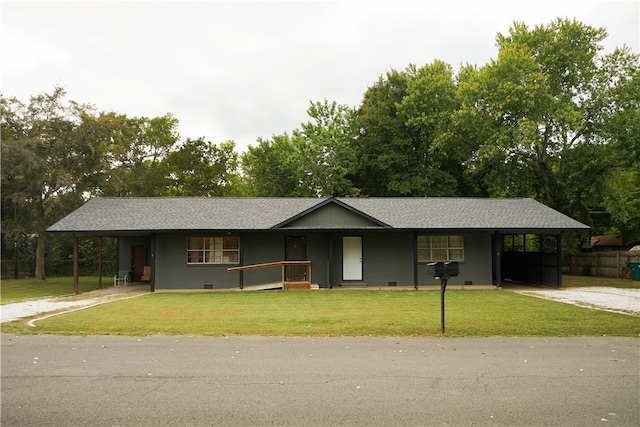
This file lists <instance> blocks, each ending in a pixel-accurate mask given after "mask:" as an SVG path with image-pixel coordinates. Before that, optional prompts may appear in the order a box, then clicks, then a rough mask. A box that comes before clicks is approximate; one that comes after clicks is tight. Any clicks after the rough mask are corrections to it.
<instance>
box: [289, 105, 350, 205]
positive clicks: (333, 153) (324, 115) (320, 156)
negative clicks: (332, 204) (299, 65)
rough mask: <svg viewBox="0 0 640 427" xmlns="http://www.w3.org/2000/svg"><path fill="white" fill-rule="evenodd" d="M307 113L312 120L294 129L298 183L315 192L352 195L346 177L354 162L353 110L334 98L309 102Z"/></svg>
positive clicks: (320, 194)
mask: <svg viewBox="0 0 640 427" xmlns="http://www.w3.org/2000/svg"><path fill="white" fill-rule="evenodd" d="M307 114H308V115H309V117H311V118H312V119H313V121H310V122H306V123H303V124H302V125H301V129H299V130H296V131H294V133H293V136H294V138H293V141H294V143H295V144H296V146H297V149H298V152H299V164H300V165H301V166H302V170H301V172H302V173H301V174H300V180H301V185H302V186H304V187H306V188H309V189H310V190H311V191H312V193H314V194H315V195H317V196H324V197H333V196H354V195H357V194H358V191H357V189H356V188H355V186H354V185H353V183H352V182H351V179H350V178H349V176H350V175H352V174H353V171H354V165H355V164H356V157H355V152H354V150H353V146H352V145H351V144H352V141H353V140H354V135H355V131H354V119H355V114H356V112H355V111H354V110H353V109H352V108H349V107H348V106H346V105H339V104H337V103H336V102H335V101H334V102H328V101H327V100H326V99H325V100H324V101H323V102H312V103H311V105H310V106H309V108H308V109H307Z"/></svg>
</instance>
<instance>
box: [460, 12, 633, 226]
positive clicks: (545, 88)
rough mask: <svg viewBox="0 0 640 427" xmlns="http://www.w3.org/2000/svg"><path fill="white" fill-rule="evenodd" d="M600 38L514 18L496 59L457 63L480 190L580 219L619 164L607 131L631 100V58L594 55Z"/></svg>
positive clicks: (579, 29) (575, 28) (472, 170)
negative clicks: (468, 65) (465, 65)
mask: <svg viewBox="0 0 640 427" xmlns="http://www.w3.org/2000/svg"><path fill="white" fill-rule="evenodd" d="M605 37H606V32H605V30H604V29H601V28H593V27H590V26H588V25H584V24H582V23H579V22H576V21H570V20H566V19H565V20H563V19H557V20H555V21H553V22H552V23H550V24H549V25H541V26H536V27H535V28H533V29H530V28H529V27H527V26H526V25H525V24H522V23H515V24H514V25H513V27H512V28H511V29H510V30H509V34H508V35H501V34H499V35H498V37H497V44H498V48H499V52H498V58H497V59H496V60H492V61H491V62H490V63H489V64H487V65H486V66H485V67H483V68H481V69H479V70H476V71H470V70H465V72H466V73H467V74H466V75H465V76H464V80H461V84H460V86H459V97H460V99H461V108H460V111H461V112H462V114H461V115H464V116H465V117H458V118H459V119H460V120H461V121H463V122H466V123H469V122H470V121H471V120H478V123H481V124H482V125H481V127H480V129H479V130H480V132H479V136H478V137H477V141H480V144H479V145H478V147H477V150H475V151H473V153H472V155H471V157H470V158H469V160H468V161H467V171H468V174H469V175H470V176H471V177H472V178H475V179H476V180H477V181H479V182H481V184H480V185H481V186H482V187H483V191H486V193H487V194H488V195H490V196H530V197H535V198H537V199H538V200H541V201H543V202H544V203H546V204H547V205H549V206H551V207H554V208H556V209H559V210H560V211H563V212H565V213H567V214H570V215H573V216H577V217H579V218H580V219H582V220H585V221H586V220H588V212H589V209H590V206H594V204H597V203H598V200H596V199H597V198H598V196H597V194H598V191H596V190H597V189H598V188H601V186H602V184H603V182H604V180H605V179H606V176H607V175H608V174H609V173H612V172H613V171H615V170H616V169H618V168H620V167H621V166H622V163H621V162H620V156H619V155H618V154H617V153H618V152H619V147H618V146H617V144H616V143H615V138H614V137H613V133H612V132H611V131H608V130H607V129H608V128H610V127H611V125H612V124H611V123H612V122H611V121H612V120H615V118H616V117H621V115H622V116H624V117H626V115H627V112H628V111H630V110H637V103H638V99H640V92H639V91H638V90H637V84H635V85H634V84H632V83H633V82H635V81H637V74H638V71H637V70H638V66H639V63H638V56H637V55H633V54H631V53H630V51H629V50H628V49H625V48H622V49H617V50H616V51H615V52H614V53H612V54H609V55H601V54H600V53H599V52H600V51H601V50H602V46H601V42H602V40H603V39H604V38H605ZM621 120H622V118H621ZM623 121H625V122H626V120H623ZM618 130H619V128H618ZM600 199H601V196H600ZM600 201H601V200H600Z"/></svg>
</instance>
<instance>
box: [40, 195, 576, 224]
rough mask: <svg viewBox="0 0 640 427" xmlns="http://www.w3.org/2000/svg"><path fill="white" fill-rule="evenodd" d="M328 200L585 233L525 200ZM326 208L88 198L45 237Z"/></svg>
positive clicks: (385, 218)
mask: <svg viewBox="0 0 640 427" xmlns="http://www.w3.org/2000/svg"><path fill="white" fill-rule="evenodd" d="M336 200H339V202H340V203H341V204H344V205H346V207H349V208H351V209H353V210H354V211H355V212H360V213H362V214H365V215H366V216H369V217H370V218H373V219H376V220H378V221H380V222H381V223H384V224H387V225H389V226H390V227H392V228H396V229H434V230H437V229H548V230H551V229H554V230H563V229H564V230H567V229H570V230H584V229H588V227H587V226H585V225H584V224H581V223H579V222H578V221H575V220H573V219H571V218H569V217H568V216H566V215H563V214H561V213H559V212H557V211H555V210H553V209H551V208H549V207H547V206H545V205H543V204H541V203H539V202H536V201H535V200H532V199H475V198H340V199H336ZM327 202H328V201H327V199H318V198H250V197H246V198H232V197H230V198H197V197H158V198H94V199H91V200H89V201H88V202H87V203H86V204H85V205H83V206H82V207H80V208H78V209H77V210H75V211H74V212H72V213H71V214H69V215H68V216H66V217H65V218H63V219H62V220H60V221H59V222H57V223H56V224H54V225H53V226H51V227H50V228H49V230H48V231H52V232H82V233H109V232H112V233H118V232H142V231H146V232H153V231H186V230H268V229H272V228H274V227H276V226H277V225H278V224H282V223H285V222H286V221H287V220H289V219H291V218H292V217H294V216H296V215H299V214H300V213H302V212H305V211H313V210H314V207H316V206H320V207H321V206H323V205H324V204H326V203H327Z"/></svg>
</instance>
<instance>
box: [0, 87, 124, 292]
mask: <svg viewBox="0 0 640 427" xmlns="http://www.w3.org/2000/svg"><path fill="white" fill-rule="evenodd" d="M65 95H66V94H65V92H64V90H63V89H62V88H58V87H57V88H55V89H54V90H53V92H52V93H51V94H42V95H39V96H35V97H32V98H31V99H30V101H29V103H28V104H23V103H21V102H20V101H18V100H17V99H15V98H4V97H2V98H1V108H2V120H1V122H0V125H1V127H2V202H3V229H5V230H6V234H5V238H9V239H11V238H13V239H16V238H17V236H18V235H20V234H35V235H36V236H37V245H36V257H35V278H36V279H37V280H44V279H45V277H46V276H45V246H46V229H47V227H48V226H49V225H51V224H52V223H53V222H54V221H55V220H57V219H58V218H60V217H61V216H62V215H63V214H64V213H65V212H67V211H68V210H71V209H73V208H75V207H77V206H78V205H79V203H81V201H82V199H83V197H84V196H85V195H86V194H90V193H92V192H94V191H96V189H97V187H98V186H99V183H100V177H101V176H102V174H103V173H104V171H105V170H106V169H107V168H108V165H107V164H106V162H105V159H106V156H105V150H106V149H107V147H108V144H109V133H108V132H99V131H98V129H99V128H100V127H99V126H96V124H97V123H100V122H101V121H110V120H111V119H112V118H113V116H109V115H104V114H97V113H96V112H95V111H94V110H93V108H92V107H91V106H88V105H81V104H78V103H75V102H71V101H69V102H67V101H65V99H64V98H65ZM6 204H8V206H12V207H13V209H14V211H15V212H19V213H18V214H17V215H14V216H13V217H12V216H11V215H10V214H9V215H6V211H5V209H4V208H5V205H6Z"/></svg>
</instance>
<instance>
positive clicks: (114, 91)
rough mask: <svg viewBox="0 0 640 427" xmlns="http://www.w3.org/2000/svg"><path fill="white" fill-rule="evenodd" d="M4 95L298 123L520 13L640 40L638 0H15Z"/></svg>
mask: <svg viewBox="0 0 640 427" xmlns="http://www.w3.org/2000/svg"><path fill="white" fill-rule="evenodd" d="M0 7H1V8H0V14H1V37H2V39H1V40H2V41H1V43H2V45H1V48H2V54H1V61H2V62H1V67H2V70H1V71H2V74H1V80H0V87H1V91H2V94H3V95H4V96H16V97H18V98H19V99H20V100H22V101H24V102H26V101H28V99H29V97H30V96H32V95H38V94H41V93H44V92H51V90H52V88H53V87H54V86H56V85H58V86H62V87H64V88H65V89H66V91H67V93H68V98H69V99H71V100H74V101H78V102H82V103H85V102H86V103H91V104H93V105H94V106H95V107H96V108H98V109H99V110H105V111H116V112H119V113H123V114H126V115H127V116H130V117H140V116H146V117H156V116H162V115H164V114H166V113H171V114H173V115H174V116H175V117H176V118H177V119H178V120H179V121H180V134H181V137H182V138H183V139H186V138H192V139H193V138H198V137H204V138H206V139H207V140H209V141H211V142H214V143H216V144H217V143H220V142H223V141H227V140H234V141H236V143H237V146H238V147H237V148H238V151H243V150H245V148H246V146H248V145H256V139H257V138H258V137H263V138H270V137H271V136H273V135H278V134H282V133H284V132H288V133H290V132H291V131H292V130H293V129H296V128H298V127H299V126H300V123H302V122H306V121H308V120H309V118H308V116H307V114H306V110H307V107H308V106H309V101H322V100H323V99H327V100H329V101H336V102H338V103H340V104H346V105H349V106H351V107H356V106H358V105H359V104H360V103H361V101H362V96H363V94H364V92H365V91H366V89H367V87H369V86H371V85H372V84H373V83H374V82H375V81H376V80H377V79H378V77H380V76H381V75H383V74H385V73H386V72H387V71H389V70H391V69H396V70H403V69H405V68H406V67H407V65H409V64H416V65H418V66H422V65H425V64H428V63H432V62H433V61H434V60H435V59H440V60H443V61H445V62H447V63H449V64H451V65H452V66H453V67H454V69H456V70H457V69H458V68H459V67H460V65H461V64H464V63H472V64H476V65H483V64H485V63H487V62H488V61H490V60H491V59H492V58H495V57H496V55H497V49H496V47H495V36H496V34H497V33H505V34H506V33H507V31H508V29H509V27H510V26H511V24H512V23H513V21H523V22H525V23H526V24H527V25H529V26H531V27H533V26H535V25H537V24H547V23H549V22H551V21H552V20H554V19H555V18H556V17H563V18H564V17H568V18H575V19H577V20H579V21H582V22H583V23H586V24H589V25H592V26H596V27H604V28H606V30H607V32H608V34H609V37H608V38H607V40H606V44H605V51H611V50H612V49H613V48H614V47H615V46H622V45H623V44H626V45H627V46H629V47H631V48H632V49H633V51H634V52H636V53H638V52H639V51H640V47H639V45H640V41H639V39H640V0H634V1H602V0H601V1H589V0H582V1H568V0H554V1H544V0H537V1H516V0H512V1H480V0H478V1H457V0H449V1H425V0H422V1H403V0H395V1H318V2H311V1H286V2H282V1H281V2H277V1H258V2H250V1H197V2H196V1H137V2H134V1H102V2H95V1H84V2H81V1H70V2H59V1H43V2H35V1H6V0H2V1H1V3H0Z"/></svg>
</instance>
